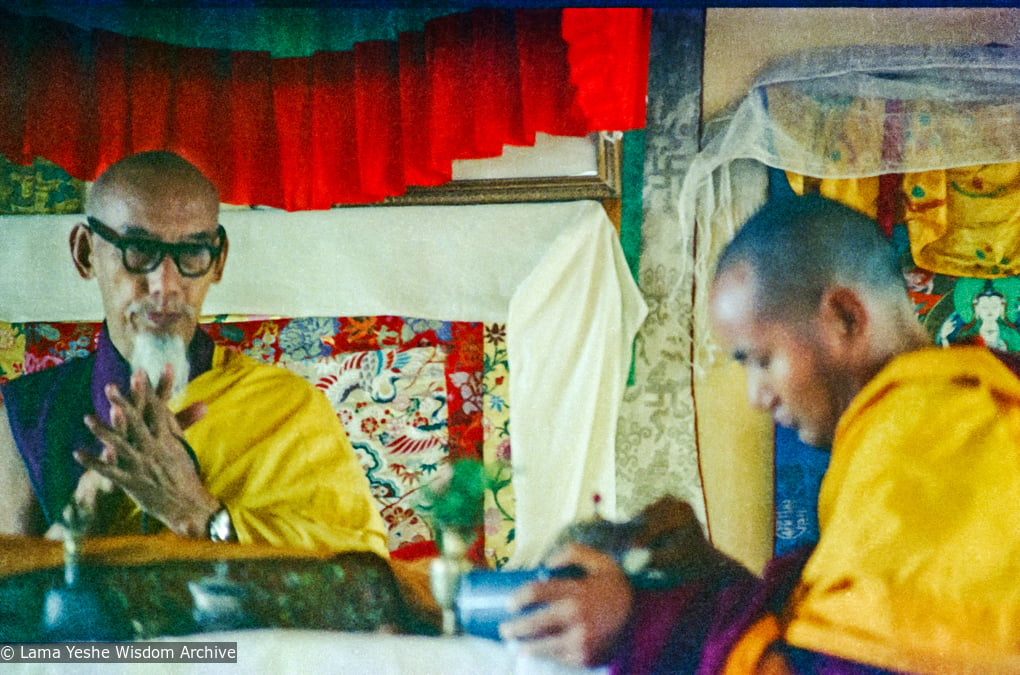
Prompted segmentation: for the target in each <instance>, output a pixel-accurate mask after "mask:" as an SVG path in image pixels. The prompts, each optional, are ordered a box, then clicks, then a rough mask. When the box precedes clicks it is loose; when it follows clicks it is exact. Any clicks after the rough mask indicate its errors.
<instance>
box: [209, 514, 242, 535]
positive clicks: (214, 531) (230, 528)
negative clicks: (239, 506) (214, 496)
mask: <svg viewBox="0 0 1020 675" xmlns="http://www.w3.org/2000/svg"><path fill="white" fill-rule="evenodd" d="M208 531H209V539H210V540H211V541H237V533H236V532H234V523H233V521H231V520H230V511H228V510H227V507H226V506H222V505H221V506H220V508H219V510H217V511H216V512H215V513H213V514H212V515H211V516H209V526H208Z"/></svg>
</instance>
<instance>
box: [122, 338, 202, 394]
mask: <svg viewBox="0 0 1020 675" xmlns="http://www.w3.org/2000/svg"><path fill="white" fill-rule="evenodd" d="M167 364H169V365H171V366H173V369H174V383H173V395H174V396H176V395H177V394H179V393H181V392H182V391H184V388H185V387H186V386H188V375H189V374H190V371H191V366H190V365H189V364H188V350H187V348H186V347H185V346H184V340H183V339H181V337H180V336H179V335H167V336H162V335H153V334H152V333H144V332H143V333H138V334H136V335H135V341H134V349H132V350H131V372H132V373H134V372H137V371H139V370H144V371H145V373H146V375H148V376H149V382H151V383H152V386H153V387H155V386H156V385H158V384H159V378H160V376H161V375H162V374H163V370H164V369H165V368H166V366H167Z"/></svg>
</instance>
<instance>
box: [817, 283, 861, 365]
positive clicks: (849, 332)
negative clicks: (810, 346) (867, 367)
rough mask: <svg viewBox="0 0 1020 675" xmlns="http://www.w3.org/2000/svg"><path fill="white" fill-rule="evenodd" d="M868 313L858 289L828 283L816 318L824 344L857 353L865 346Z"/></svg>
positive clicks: (841, 351)
mask: <svg viewBox="0 0 1020 675" xmlns="http://www.w3.org/2000/svg"><path fill="white" fill-rule="evenodd" d="M871 318H872V317H871V313H870V312H869V311H868V305H867V304H866V303H865V302H864V298H863V297H861V293H860V291H858V290H857V289H854V288H849V287H846V286H831V287H829V288H827V289H826V290H825V292H824V293H822V302H821V307H820V308H819V320H820V321H821V329H822V332H823V337H824V338H825V340H826V343H827V344H829V346H830V347H831V348H834V349H836V350H837V351H836V353H838V354H843V355H848V356H851V355H852V356H857V355H859V350H860V348H861V347H862V346H863V347H867V346H868V342H869V337H868V336H869V332H870V329H871Z"/></svg>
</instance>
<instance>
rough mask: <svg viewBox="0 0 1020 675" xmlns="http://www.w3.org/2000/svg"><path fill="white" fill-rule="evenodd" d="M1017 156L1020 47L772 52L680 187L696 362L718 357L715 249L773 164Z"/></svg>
mask: <svg viewBox="0 0 1020 675" xmlns="http://www.w3.org/2000/svg"><path fill="white" fill-rule="evenodd" d="M1018 161H1020V49H1016V48H1013V47H1009V46H1004V45H988V46H975V47H931V46H929V47H850V48H841V49H825V50H812V51H805V52H800V53H797V54H794V55H791V56H789V57H787V58H784V59H782V60H780V61H777V62H775V63H773V64H772V65H770V66H769V67H768V68H766V69H765V70H764V71H762V73H761V74H760V75H759V76H758V78H757V79H756V80H755V82H754V84H753V86H752V87H751V90H750V91H749V92H748V94H747V96H746V97H745V98H744V99H742V100H741V101H740V102H739V103H738V104H736V105H735V106H732V107H731V108H729V109H727V110H726V111H724V112H723V113H722V114H720V115H719V116H717V117H716V118H714V119H713V120H711V121H710V122H708V124H707V125H706V130H705V134H704V142H703V150H702V151H701V152H699V153H698V154H697V155H696V156H695V158H694V160H693V162H692V165H691V167H690V169H689V171H688V174H687V177H686V179H685V182H684V185H683V188H682V191H681V195H680V204H679V219H680V222H679V232H680V236H681V242H680V245H681V251H682V252H683V254H684V256H685V262H684V270H683V272H684V273H685V274H686V273H693V274H694V280H695V306H694V318H693V321H694V326H693V335H694V339H695V341H696V347H697V350H696V355H695V359H694V361H695V363H696V364H701V365H705V364H707V363H710V362H711V360H712V358H713V352H714V347H713V345H712V344H711V340H710V338H709V332H708V324H707V316H706V299H707V297H706V296H707V291H708V282H709V280H710V274H711V271H712V269H713V267H714V263H715V257H716V254H717V253H718V250H719V248H720V247H721V246H722V245H724V244H725V243H726V242H727V241H729V239H730V238H731V237H732V236H733V234H734V232H735V231H736V230H737V228H738V227H739V226H740V225H741V224H743V222H744V221H745V220H746V219H747V218H748V217H749V216H750V215H751V214H752V213H754V211H755V210H756V209H757V208H758V207H760V206H761V204H762V203H763V202H764V201H765V199H766V198H767V195H768V188H769V185H768V181H769V168H770V167H771V168H774V169H780V170H783V171H788V172H793V173H797V174H802V175H806V176H812V177H817V178H823V179H824V178H844V179H845V178H864V177H869V176H880V175H883V174H906V173H913V172H921V171H932V170H941V169H948V168H953V167H966V166H974V165H989V164H1003V163H1011V162H1018ZM681 278H684V277H683V276H681Z"/></svg>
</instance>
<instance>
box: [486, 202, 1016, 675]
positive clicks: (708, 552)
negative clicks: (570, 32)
mask: <svg viewBox="0 0 1020 675" xmlns="http://www.w3.org/2000/svg"><path fill="white" fill-rule="evenodd" d="M709 309H710V314H711V319H712V326H713V329H714V333H715V335H716V336H717V337H718V339H719V340H720V341H721V343H722V344H723V345H724V346H725V347H726V348H727V350H728V351H729V353H730V354H731V355H732V356H733V358H735V359H736V360H737V361H738V362H740V363H742V364H743V366H744V368H745V370H746V373H747V383H748V384H747V386H748V397H749V399H750V401H751V403H752V404H753V405H755V406H756V407H758V408H760V409H762V410H764V411H766V412H768V413H770V414H771V415H772V417H773V418H774V420H775V422H776V423H778V424H780V425H783V426H786V427H790V428H792V429H795V430H796V431H797V433H798V435H799V436H800V438H801V440H803V441H804V442H805V443H808V444H810V445H814V446H818V447H829V448H831V461H830V464H829V468H828V471H827V473H826V475H825V478H824V481H823V483H822V486H821V491H820V494H819V497H818V520H819V529H820V538H819V541H818V542H817V544H816V545H814V546H813V547H807V548H804V549H799V550H796V551H793V552H790V553H788V554H784V556H782V557H779V558H776V559H774V560H773V561H772V562H771V563H770V564H769V565H768V566H767V567H766V569H765V572H764V574H763V577H762V578H757V577H755V576H753V575H752V574H750V573H749V572H748V571H746V570H742V569H740V568H739V567H738V566H736V565H735V564H734V563H733V561H731V560H728V559H726V558H725V557H724V556H723V555H722V554H720V553H719V552H718V551H715V550H714V549H712V548H711V547H710V546H709V545H708V543H707V542H705V541H704V539H702V538H701V531H700V527H699V525H698V523H697V521H696V520H695V519H694V518H693V511H691V512H690V513H691V514H692V515H691V517H689V518H687V519H686V521H684V522H685V523H686V525H684V527H686V528H689V529H691V530H692V532H693V533H694V534H692V535H691V536H688V537H686V538H684V537H678V538H677V539H678V540H680V541H684V542H685V545H684V546H683V549H682V550H681V551H678V552H676V556H675V557H676V558H677V559H678V560H680V561H681V562H682V565H680V567H681V568H682V571H683V573H682V574H675V575H674V577H675V578H676V579H677V580H679V582H678V583H676V584H674V585H673V586H672V587H669V588H659V589H642V588H635V587H634V584H633V583H632V581H631V578H632V577H631V576H628V574H627V573H626V572H625V571H624V569H625V566H623V565H621V564H619V562H620V561H619V560H618V558H614V557H611V556H609V555H606V554H605V553H604V552H600V551H598V550H595V549H594V548H591V547H587V546H582V545H578V544H576V543H575V544H573V545H570V546H567V547H566V548H564V549H562V550H560V551H559V552H557V553H556V554H555V555H554V556H553V557H552V559H551V561H550V562H551V563H552V564H562V565H567V564H574V565H579V566H581V567H583V568H584V569H585V570H586V572H587V574H586V576H584V577H583V578H580V579H554V580H551V581H548V582H546V583H536V584H531V585H529V586H527V587H525V588H524V589H522V590H521V591H519V593H518V595H517V596H516V604H517V605H518V606H520V607H524V606H529V605H534V604H535V603H539V604H540V606H539V608H537V609H535V610H534V611H531V612H527V613H524V614H522V615H521V616H519V617H517V618H514V619H511V620H509V621H507V622H505V623H504V624H503V625H502V627H501V632H502V634H503V636H504V637H506V638H509V639H514V640H517V641H519V642H520V644H521V646H522V647H523V648H524V649H527V650H529V651H531V652H533V653H536V654H543V655H546V656H549V657H552V658H555V659H559V660H562V661H566V662H568V663H572V664H576V665H581V664H585V665H591V664H596V663H609V664H611V666H612V671H613V672H635V673H652V672H661V673H686V672H692V673H693V672H697V673H706V674H707V673H737V674H745V673H805V674H807V673H810V674H817V673H869V674H875V673H893V672H911V673H1018V672H1020V517H1018V513H1020V511H1018V509H1020V379H1018V378H1017V372H1020V368H1018V359H1016V358H1015V357H1013V356H1012V355H1010V354H1005V353H1001V352H994V351H991V350H989V349H987V348H986V347H980V346H959V347H951V348H938V347H932V346H931V344H930V339H929V337H928V335H927V334H926V333H925V332H924V330H922V328H921V326H920V324H919V322H918V321H917V319H916V317H915V315H914V313H913V309H912V305H911V303H910V302H909V300H908V296H907V293H906V288H905V285H904V279H903V277H902V274H901V272H900V268H899V265H898V261H897V258H896V256H895V255H894V250H893V247H892V245H891V244H890V242H889V241H888V240H887V239H886V238H885V237H884V236H883V235H882V234H881V233H880V231H879V229H878V227H877V225H876V224H875V222H874V221H872V220H870V219H869V218H866V217H865V216H863V215H861V214H859V213H857V212H855V211H853V210H851V209H849V208H846V207H844V206H842V205H840V204H837V203H835V202H831V201H828V200H826V199H824V198H821V197H818V196H816V195H811V196H804V197H797V198H792V199H784V200H775V201H772V202H770V203H768V204H766V205H765V206H764V207H763V208H762V209H761V210H760V211H759V212H758V213H757V214H756V215H754V216H753V217H752V218H751V219H750V220H749V221H748V222H747V223H746V224H745V225H744V226H743V228H741V229H740V231H739V232H738V233H737V235H736V236H735V237H734V239H733V240H732V241H731V242H730V243H729V244H728V246H727V247H726V248H725V250H724V251H723V252H722V254H721V256H720V258H719V261H718V265H717V269H716V272H715V276H714V279H713V283H712V287H711V293H710V308H709ZM694 535H696V537H695V536H694ZM699 541H700V542H701V543H700V544H696V543H695V544H692V543H691V542H699ZM668 571H669V570H667V572H668ZM667 576H668V575H667Z"/></svg>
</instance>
